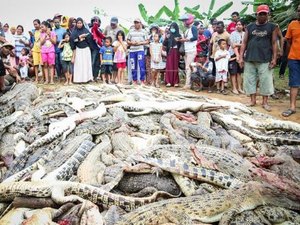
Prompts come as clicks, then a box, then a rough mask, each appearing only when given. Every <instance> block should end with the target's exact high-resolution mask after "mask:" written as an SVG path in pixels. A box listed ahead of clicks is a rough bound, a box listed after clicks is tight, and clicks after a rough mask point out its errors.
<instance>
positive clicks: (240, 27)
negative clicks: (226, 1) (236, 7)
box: [236, 22, 244, 32]
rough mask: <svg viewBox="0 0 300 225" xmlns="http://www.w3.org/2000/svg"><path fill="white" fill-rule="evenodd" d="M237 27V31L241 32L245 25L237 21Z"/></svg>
mask: <svg viewBox="0 0 300 225" xmlns="http://www.w3.org/2000/svg"><path fill="white" fill-rule="evenodd" d="M236 29H237V31H239V32H241V31H242V30H243V29H244V26H243V25H242V23H241V22H237V23H236Z"/></svg>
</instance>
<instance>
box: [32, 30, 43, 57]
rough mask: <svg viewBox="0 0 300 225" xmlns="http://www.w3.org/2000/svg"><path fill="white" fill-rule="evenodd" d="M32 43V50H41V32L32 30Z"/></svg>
mask: <svg viewBox="0 0 300 225" xmlns="http://www.w3.org/2000/svg"><path fill="white" fill-rule="evenodd" d="M34 40H35V41H34V44H33V47H32V50H31V51H32V52H41V32H40V31H39V30H36V31H35V32H34Z"/></svg>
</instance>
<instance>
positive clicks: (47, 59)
mask: <svg viewBox="0 0 300 225" xmlns="http://www.w3.org/2000/svg"><path fill="white" fill-rule="evenodd" d="M42 61H43V63H46V64H48V65H55V52H49V53H42Z"/></svg>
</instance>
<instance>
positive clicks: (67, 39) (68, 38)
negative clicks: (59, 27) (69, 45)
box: [65, 34, 70, 42]
mask: <svg viewBox="0 0 300 225" xmlns="http://www.w3.org/2000/svg"><path fill="white" fill-rule="evenodd" d="M65 40H66V41H67V42H68V41H70V36H69V35H68V34H66V36H65Z"/></svg>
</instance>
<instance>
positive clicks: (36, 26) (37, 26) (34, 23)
mask: <svg viewBox="0 0 300 225" xmlns="http://www.w3.org/2000/svg"><path fill="white" fill-rule="evenodd" d="M33 26H34V29H36V30H39V29H40V26H41V25H40V24H39V23H38V22H36V21H34V22H33Z"/></svg>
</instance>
